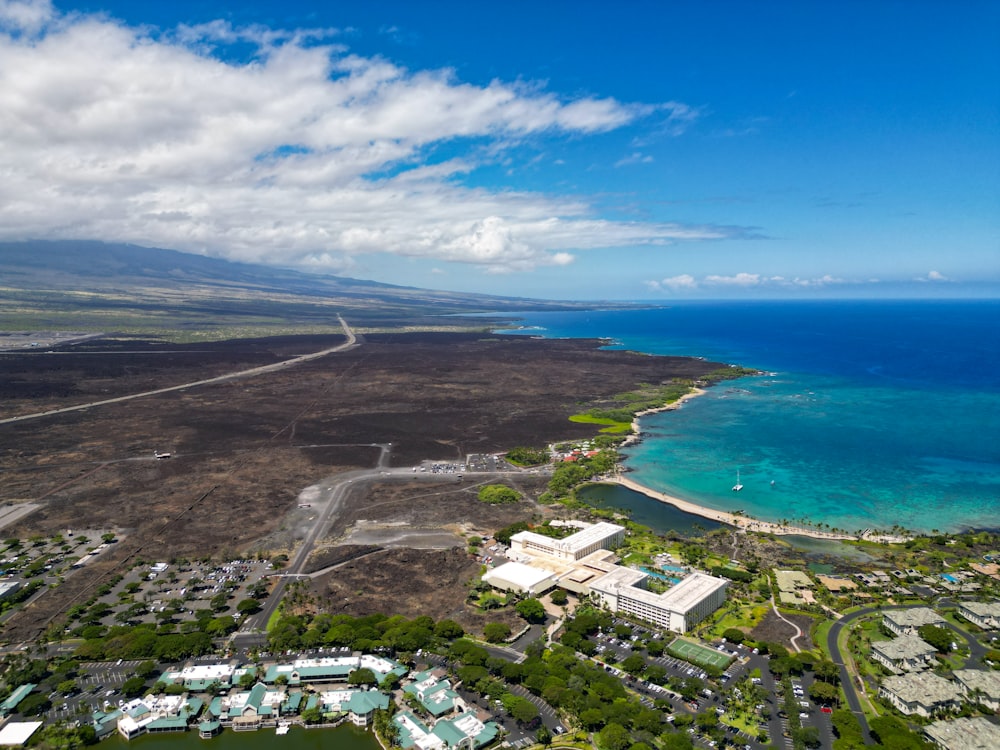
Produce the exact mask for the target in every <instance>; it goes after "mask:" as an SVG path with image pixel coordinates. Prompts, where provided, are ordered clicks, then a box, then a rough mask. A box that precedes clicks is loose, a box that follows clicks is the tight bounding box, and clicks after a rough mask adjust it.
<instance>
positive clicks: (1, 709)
mask: <svg viewBox="0 0 1000 750" xmlns="http://www.w3.org/2000/svg"><path fill="white" fill-rule="evenodd" d="M35 687H36V686H35V683H33V682H27V683H25V684H24V685H19V686H18V687H16V688H14V692H12V693H11V694H10V695H9V696H7V698H6V700H4V701H3V702H2V703H0V716H10V715H11V714H12V713H14V711H15V710H16V709H17V706H18V704H19V703H20V702H21V701H23V700H24V699H25V698H27V697H28V693H30V692H31V691H32V690H34V689H35Z"/></svg>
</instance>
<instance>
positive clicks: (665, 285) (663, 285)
mask: <svg viewBox="0 0 1000 750" xmlns="http://www.w3.org/2000/svg"><path fill="white" fill-rule="evenodd" d="M647 283H648V284H649V287H650V288H651V289H655V290H662V289H669V290H671V291H677V290H679V289H697V288H698V282H697V281H695V278H694V276H692V275H691V274H687V273H682V274H680V275H679V276H670V277H668V278H665V279H660V280H659V281H650V282H647Z"/></svg>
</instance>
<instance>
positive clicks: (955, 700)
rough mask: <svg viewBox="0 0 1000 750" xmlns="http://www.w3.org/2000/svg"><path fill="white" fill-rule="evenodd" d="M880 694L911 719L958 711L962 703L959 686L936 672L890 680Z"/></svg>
mask: <svg viewBox="0 0 1000 750" xmlns="http://www.w3.org/2000/svg"><path fill="white" fill-rule="evenodd" d="M878 694H879V695H880V696H882V697H883V698H885V699H886V700H887V701H889V703H891V704H892V705H893V707H894V708H896V710H898V711H899V712H900V713H904V714H906V715H907V716H909V715H910V714H917V715H918V716H931V714H933V713H934V712H935V711H944V710H950V709H954V708H958V706H959V704H960V703H961V701H962V696H961V694H960V692H959V687H958V685H957V684H955V683H954V682H951V681H950V680H946V679H945V678H944V677H941V676H939V675H936V674H934V673H933V672H910V673H909V674H905V675H899V676H894V677H886V678H885V680H883V682H882V684H881V685H880V686H879V689H878Z"/></svg>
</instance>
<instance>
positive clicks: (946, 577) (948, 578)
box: [941, 573, 958, 583]
mask: <svg viewBox="0 0 1000 750" xmlns="http://www.w3.org/2000/svg"><path fill="white" fill-rule="evenodd" d="M941 577H942V578H943V579H944V580H946V581H948V583H958V579H957V578H955V576H953V575H951V574H949V573H942V574H941Z"/></svg>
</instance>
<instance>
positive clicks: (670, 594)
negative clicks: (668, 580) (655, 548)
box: [590, 566, 729, 633]
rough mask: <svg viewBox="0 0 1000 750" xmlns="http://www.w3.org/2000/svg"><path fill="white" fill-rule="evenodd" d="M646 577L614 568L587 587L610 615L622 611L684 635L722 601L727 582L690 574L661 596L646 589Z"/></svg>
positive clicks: (719, 605)
mask: <svg viewBox="0 0 1000 750" xmlns="http://www.w3.org/2000/svg"><path fill="white" fill-rule="evenodd" d="M648 580H649V576H647V575H646V574H645V573H643V572H642V571H639V570H632V569H631V568H622V567H617V566H616V569H615V570H613V571H611V572H610V573H608V574H607V575H605V576H601V577H600V578H598V579H597V580H596V581H594V582H592V583H591V584H590V593H591V596H593V597H595V598H596V599H598V600H599V601H600V602H601V604H603V605H604V606H606V607H607V608H608V609H610V610H611V611H612V612H616V613H617V612H624V613H626V614H630V615H633V616H634V617H638V618H639V619H640V620H645V621H646V622H651V623H653V624H654V625H658V626H660V627H661V628H665V629H667V630H672V631H674V632H675V633H686V632H687V631H688V630H690V629H691V627H692V626H693V625H694V624H695V623H698V622H700V621H701V620H703V619H705V618H706V617H708V615H710V614H712V613H713V612H714V611H715V610H717V609H718V608H719V607H721V606H722V605H723V604H725V602H726V588H727V587H728V586H729V581H727V580H726V579H724V578H716V577H715V576H710V575H706V574H705V573H692V574H691V575H689V576H688V577H687V578H685V579H684V580H682V581H681V582H680V583H678V584H676V585H674V586H672V587H671V588H669V589H668V590H667V591H665V592H663V593H662V594H656V593H653V592H652V591H648V590H647V589H646V582H647V581H648Z"/></svg>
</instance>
